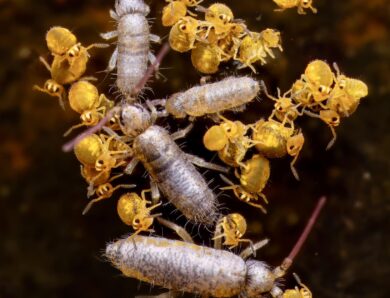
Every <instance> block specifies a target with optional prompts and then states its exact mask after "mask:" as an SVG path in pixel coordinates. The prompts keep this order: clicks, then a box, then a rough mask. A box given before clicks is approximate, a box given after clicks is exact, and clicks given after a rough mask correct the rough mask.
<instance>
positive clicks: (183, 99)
mask: <svg viewBox="0 0 390 298" xmlns="http://www.w3.org/2000/svg"><path fill="white" fill-rule="evenodd" d="M259 90H260V86H259V83H258V82H257V81H256V80H254V79H252V78H250V77H228V78H226V79H224V80H222V81H219V82H216V83H212V84H205V85H201V86H196V87H193V88H191V89H189V90H187V91H184V92H181V93H177V94H175V95H173V96H172V97H171V98H169V99H168V101H167V110H168V112H171V111H170V110H172V114H174V115H175V113H176V114H178V115H179V114H186V115H189V116H194V117H199V116H203V115H206V114H213V113H218V112H222V111H224V110H228V109H232V108H235V107H239V106H241V105H243V104H246V103H248V102H250V101H251V100H252V99H254V98H255V97H256V95H257V93H258V92H259ZM180 116H181V117H183V116H182V115H180ZM180 116H179V117H180Z"/></svg>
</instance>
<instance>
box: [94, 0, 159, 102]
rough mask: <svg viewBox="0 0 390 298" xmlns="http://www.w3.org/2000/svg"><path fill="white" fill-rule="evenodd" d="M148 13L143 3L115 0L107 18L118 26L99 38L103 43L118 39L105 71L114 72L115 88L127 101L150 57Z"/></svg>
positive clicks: (134, 93)
mask: <svg viewBox="0 0 390 298" xmlns="http://www.w3.org/2000/svg"><path fill="white" fill-rule="evenodd" d="M149 12H150V8H149V6H148V5H146V4H145V3H144V1H143V0H116V2H115V11H111V12H110V14H111V16H112V17H113V18H114V19H115V21H117V23H118V26H117V30H115V31H112V32H107V33H104V34H102V35H101V36H102V37H103V38H104V39H106V40H109V39H112V38H115V37H117V47H116V49H115V51H114V53H113V54H112V56H111V59H110V62H109V66H108V69H107V70H108V71H112V70H113V69H114V68H116V69H117V79H116V85H117V87H118V89H119V91H120V92H121V93H122V95H124V96H125V97H126V99H127V100H130V99H132V98H133V97H134V95H136V93H137V92H138V91H139V90H137V88H136V87H137V85H138V84H139V83H140V81H141V80H142V79H143V77H144V75H145V73H146V71H147V68H148V61H149V60H150V59H151V57H152V56H153V55H152V54H151V53H150V50H149V48H150V45H149V42H150V40H151V39H152V36H151V34H150V28H149V23H148V20H147V18H146V16H147V15H148V14H149ZM153 57H154V56H153Z"/></svg>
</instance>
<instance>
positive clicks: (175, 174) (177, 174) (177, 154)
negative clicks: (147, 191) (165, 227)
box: [133, 125, 218, 225]
mask: <svg viewBox="0 0 390 298" xmlns="http://www.w3.org/2000/svg"><path fill="white" fill-rule="evenodd" d="M133 150H134V154H135V157H136V158H137V159H138V160H140V161H141V162H142V163H143V165H144V167H145V168H146V170H147V171H148V173H149V174H150V176H151V177H152V178H153V180H154V181H155V182H156V183H157V184H158V188H159V189H160V190H161V192H162V193H163V194H164V195H165V197H166V198H167V199H168V200H169V201H170V202H171V203H172V204H173V205H174V206H175V207H176V208H177V209H178V210H180V211H181V212H182V213H183V214H184V216H185V217H186V218H187V219H189V220H191V221H194V222H196V223H202V224H206V225H212V224H213V223H214V222H215V221H216V219H217V218H218V211H217V200H216V197H215V194H214V193H213V192H212V191H211V190H210V189H209V187H208V185H207V183H206V181H205V179H204V178H203V177H202V175H201V174H200V173H199V172H198V171H197V170H196V168H195V167H194V165H193V164H192V163H191V162H190V161H189V160H188V159H187V157H186V155H185V153H184V152H183V151H182V150H181V149H180V148H179V146H178V145H177V144H176V143H175V142H174V140H173V139H172V137H171V136H170V135H169V133H168V132H167V131H166V130H165V129H164V128H162V127H159V126H154V125H153V126H150V127H149V128H148V129H146V130H145V131H144V132H143V133H141V134H140V135H138V136H137V137H136V138H135V139H134V143H133Z"/></svg>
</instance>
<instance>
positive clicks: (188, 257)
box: [106, 235, 276, 298]
mask: <svg viewBox="0 0 390 298" xmlns="http://www.w3.org/2000/svg"><path fill="white" fill-rule="evenodd" d="M106 257H107V258H108V259H109V260H110V261H111V263H112V264H113V265H114V266H115V267H116V268H118V269H119V270H120V271H122V273H123V274H124V275H126V276H128V277H132V278H137V279H139V280H142V281H145V282H148V283H151V284H154V285H158V286H162V287H164V288H168V289H172V290H176V291H184V292H190V293H194V294H203V295H210V296H213V297H232V296H235V295H239V294H242V295H243V296H244V297H247V298H255V297H256V298H257V297H260V296H261V294H262V293H268V292H270V291H271V290H273V289H274V288H276V286H275V276H274V274H273V273H272V271H271V270H270V269H269V268H268V266H266V265H265V264H264V263H262V262H259V261H254V260H248V261H245V260H243V259H242V258H241V257H239V256H237V255H235V254H233V253H231V252H228V251H224V250H216V249H213V248H209V247H205V246H198V245H195V244H190V243H187V242H182V241H177V240H168V239H165V238H155V237H145V236H139V235H136V236H133V237H132V238H131V239H122V240H119V241H116V242H113V243H111V244H108V245H107V247H106Z"/></svg>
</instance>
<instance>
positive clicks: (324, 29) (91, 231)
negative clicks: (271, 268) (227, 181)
mask: <svg viewBox="0 0 390 298" xmlns="http://www.w3.org/2000/svg"><path fill="white" fill-rule="evenodd" d="M113 2H114V1H113V0H112V1H103V0H100V1H92V0H89V1H87V0H84V1H79V0H57V1H42V0H36V1H26V0H14V1H8V0H1V1H0V28H2V29H1V31H2V33H1V35H0V41H1V43H0V57H1V67H0V95H1V96H0V142H1V146H0V166H1V172H0V210H1V216H0V227H1V228H0V231H1V236H0V237H1V245H0V297H31V298H32V297H111V296H115V297H134V296H135V295H137V294H148V293H149V292H150V291H151V293H159V292H161V290H160V289H158V288H154V289H152V290H151V288H150V286H149V285H147V284H141V285H140V283H139V282H138V281H136V280H131V279H128V278H124V277H122V276H121V275H120V274H119V272H118V271H117V270H115V269H114V268H112V267H111V266H110V265H109V264H108V263H105V262H104V260H103V258H102V257H101V252H102V250H103V249H104V247H105V243H106V242H107V241H110V240H113V239H115V238H117V237H119V236H121V235H123V234H126V233H129V232H130V230H129V228H128V227H126V226H124V225H123V224H122V223H121V222H120V220H119V219H118V217H117V215H116V203H115V200H116V199H117V198H118V193H119V192H118V193H117V194H116V195H114V197H113V198H111V199H110V200H107V201H105V202H102V203H100V204H97V205H96V206H95V207H94V208H93V209H92V210H91V211H90V212H89V213H88V215H86V216H82V215H81V210H82V209H83V207H84V206H85V204H86V202H87V199H86V184H85V182H84V181H83V179H82V178H81V176H80V174H79V164H78V162H77V160H76V159H75V157H74V156H73V154H65V153H63V152H62V151H61V145H62V144H63V143H64V142H65V139H64V138H63V137H62V134H63V133H64V131H66V130H67V129H68V128H69V127H70V126H71V125H73V124H75V123H77V121H78V116H77V115H76V114H75V113H74V112H73V111H71V110H70V109H69V108H68V109H67V110H66V111H65V112H64V111H63V110H61V108H60V107H59V105H58V103H57V100H56V99H55V98H51V97H49V96H47V95H45V94H43V93H39V92H35V91H32V86H33V85H34V84H39V85H42V84H43V82H44V81H45V80H46V79H47V78H48V77H49V74H48V73H47V71H46V69H45V68H44V67H43V65H41V64H40V63H39V61H38V57H39V56H40V55H42V56H44V57H47V58H49V52H48V50H47V48H46V44H45V39H44V37H45V33H46V31H47V30H48V29H49V28H50V27H51V26H54V25H61V26H65V27H67V28H69V29H71V30H72V31H73V32H74V33H75V34H76V35H77V37H78V38H79V40H80V41H81V42H82V43H83V44H84V45H89V44H91V43H94V42H101V39H100V38H99V33H100V32H106V31H110V30H112V29H114V26H115V24H114V23H113V22H112V20H111V19H110V18H109V15H108V10H109V9H110V8H112V7H113V4H114V3H113ZM210 3H211V1H208V0H207V1H205V2H204V5H205V6H207V5H209V4H210ZM225 3H227V4H228V5H229V6H231V8H232V9H233V11H234V13H235V16H236V17H237V18H242V19H244V20H246V22H247V24H248V26H249V28H250V29H251V30H253V31H260V30H262V29H265V28H268V27H270V28H276V29H279V30H280V31H281V32H282V38H283V47H284V52H283V53H281V54H278V57H277V59H275V60H271V61H269V63H268V64H267V65H266V66H265V67H258V70H259V73H258V74H257V75H255V76H254V77H256V78H258V79H263V80H265V82H266V84H267V86H268V88H269V90H270V91H272V92H273V93H275V92H276V87H280V88H281V90H282V91H285V90H287V89H289V87H290V86H291V84H292V83H293V82H294V81H295V80H296V79H297V78H298V77H299V76H300V74H301V73H302V72H303V71H304V68H305V66H306V65H307V63H308V62H310V61H311V60H313V59H316V58H319V59H325V60H327V61H328V62H329V63H332V62H337V63H338V65H339V67H340V68H341V70H342V71H343V72H344V73H345V74H347V75H348V76H351V77H355V78H359V79H361V80H363V81H365V82H366V83H367V84H368V86H369V96H368V97H367V98H365V99H363V100H362V102H361V105H360V106H359V108H358V110H357V112H356V113H355V114H354V115H352V117H351V118H346V119H343V120H342V123H341V125H340V127H339V128H338V129H337V136H338V138H337V142H336V144H335V146H334V147H333V148H332V149H331V150H329V151H325V147H326V144H327V143H328V141H329V140H330V138H331V134H330V131H329V129H328V128H327V127H326V125H324V124H323V123H321V122H320V121H318V120H316V119H302V120H300V121H299V123H298V125H299V126H300V127H301V128H302V129H303V132H304V134H305V137H306V143H305V146H304V149H303V151H302V153H301V157H300V159H299V160H298V163H297V169H298V171H299V173H300V176H301V181H300V182H298V181H296V180H295V179H294V177H293V176H292V174H291V172H290V170H289V159H288V158H285V159H281V160H273V161H272V163H271V165H272V173H271V179H270V181H269V183H268V185H267V187H266V189H265V193H266V195H267V196H268V199H269V201H270V204H269V206H268V211H269V214H268V215H266V216H265V215H263V214H261V213H259V210H257V209H255V208H252V207H250V206H248V205H246V204H244V203H241V202H239V201H238V200H237V199H235V198H233V197H232V196H231V193H227V195H229V197H226V196H221V197H220V201H221V202H223V203H224V204H225V205H226V206H227V207H228V208H230V209H232V210H235V211H237V212H241V213H242V214H244V215H245V216H246V218H247V219H248V223H249V227H248V228H249V230H248V236H249V237H250V238H251V239H253V240H258V239H261V238H263V237H269V238H270V239H271V243H270V244H269V245H268V246H267V247H266V248H264V249H263V250H262V251H260V252H259V254H258V257H259V258H260V259H263V260H265V261H267V262H268V263H269V264H271V265H278V264H279V263H280V261H281V260H282V259H283V258H284V257H285V256H286V255H287V253H288V252H289V250H290V248H291V247H292V245H293V243H294V241H295V240H296V238H297V237H298V235H299V233H300V231H301V230H302V228H303V226H304V224H305V222H306V220H307V218H308V216H309V214H310V212H311V210H312V208H313V206H314V205H315V203H316V200H317V199H318V198H319V196H320V195H327V196H328V198H329V200H328V204H327V205H326V208H325V210H324V212H323V213H322V214H321V217H320V219H319V221H318V222H317V224H316V226H315V228H314V230H313V232H312V234H311V236H310V238H309V241H308V242H307V243H306V245H305V247H304V249H303V250H302V251H301V253H300V254H299V256H298V258H297V259H296V263H295V264H294V266H293V268H292V270H291V272H297V273H298V274H299V276H300V277H301V279H302V280H303V282H304V283H306V284H307V285H308V286H309V287H310V289H311V290H312V292H313V294H314V296H315V297H324V298H326V297H329V298H330V297H332V298H335V297H343V298H349V297H372V298H374V297H375V298H380V297H388V296H389V294H390V288H389V283H388V280H389V276H390V266H389V254H390V245H389V240H388V238H389V222H390V221H389V209H390V204H389V197H390V179H389V178H390V175H389V171H390V158H389V154H390V134H389V128H388V125H389V124H390V123H389V121H390V101H389V97H390V84H389V83H388V80H389V77H390V21H389V20H390V5H389V2H388V1H387V0H365V1H363V0H348V1H325V0H314V6H315V7H317V8H318V14H317V15H313V14H311V13H310V12H309V13H308V15H306V16H302V15H298V14H297V12H296V10H295V9H291V10H288V11H285V12H283V13H276V12H274V11H273V9H274V8H275V5H274V3H273V2H272V1H271V0H263V1H258V0H242V1H237V0H235V1H232V0H230V1H225ZM149 4H150V6H151V14H150V17H151V18H152V21H153V25H152V32H153V33H155V34H159V35H160V36H163V37H166V36H167V34H168V29H167V28H163V27H162V26H161V24H160V17H161V10H162V7H163V5H164V4H165V2H164V1H162V0H159V1H157V0H155V1H150V2H149ZM112 49H113V48H110V49H93V50H91V51H90V52H91V54H92V58H91V60H90V63H89V68H88V74H89V75H95V76H96V77H98V78H99V83H98V87H99V90H100V92H105V93H106V94H108V95H109V86H110V84H112V83H113V79H112V78H111V77H109V78H107V79H105V80H103V79H104V74H102V73H96V72H98V71H102V70H104V69H105V67H106V65H107V63H108V59H109V57H110V54H111V52H112ZM154 50H155V51H157V50H158V46H156V47H154ZM162 68H163V69H162V71H161V72H162V74H163V75H164V76H165V77H166V80H165V81H164V80H159V81H156V80H155V81H154V82H151V83H150V84H149V86H150V87H152V88H153V90H154V95H153V93H151V92H148V93H147V97H149V98H157V97H158V98H161V97H164V96H167V95H169V94H171V93H173V92H177V91H179V90H184V89H186V88H187V87H190V86H193V85H195V84H197V83H198V82H199V79H200V77H201V76H200V74H199V73H197V72H196V71H195V70H194V69H193V68H192V66H191V62H190V57H189V55H188V54H179V53H176V52H172V51H171V52H170V53H169V55H168V56H167V57H166V59H165V60H164V62H163V64H162ZM234 73H237V74H249V70H245V71H240V72H237V71H235V69H234V67H233V66H232V65H231V64H226V65H224V66H223V67H222V68H221V73H220V74H219V76H216V78H218V77H224V76H227V75H228V74H230V75H231V74H234ZM260 97H261V98H262V97H263V96H260ZM270 110H271V103H270V102H269V100H267V99H264V100H263V101H261V102H257V103H253V104H251V105H249V106H248V107H247V110H246V111H245V112H244V113H241V114H236V115H233V114H231V115H229V116H231V117H234V118H237V119H241V120H243V121H244V122H247V123H249V122H254V121H255V120H257V119H259V118H261V117H266V116H267V115H269V113H270ZM168 124H169V123H168ZM185 124H186V123H185V122H180V123H178V124H175V123H174V122H171V123H170V125H171V131H174V130H175V129H177V128H178V127H183V126H185ZM162 125H167V123H162ZM210 125H211V122H210V121H206V120H205V121H199V122H197V123H196V127H195V129H194V131H193V132H192V133H191V134H190V136H189V138H188V140H187V142H186V145H185V146H184V150H185V151H187V152H191V153H194V154H197V155H200V156H203V157H204V158H206V159H211V158H212V157H213V156H212V155H211V154H210V153H207V152H205V150H204V149H203V145H202V142H201V136H202V134H203V133H204V132H205V130H206V128H207V127H209V126H210ZM217 160H218V158H215V161H217ZM201 171H203V170H201ZM142 175H143V170H142V167H139V170H138V171H137V176H136V177H133V178H131V179H132V180H131V181H132V182H137V183H144V182H142V181H145V178H143V177H142ZM206 176H207V177H208V179H212V178H216V176H217V175H216V174H215V173H208V174H206ZM129 181H130V180H129ZM220 185H221V182H220V181H219V180H215V181H214V182H213V183H212V186H213V187H217V186H220ZM166 213H167V214H166V216H167V217H169V218H171V219H175V216H174V215H170V214H169V212H166ZM180 223H181V224H183V222H180ZM184 223H185V222H184ZM156 226H157V225H156ZM156 228H157V231H158V232H160V230H159V228H158V227H156ZM188 228H189V229H192V228H193V227H192V226H190V225H189V226H188ZM201 230H202V229H201ZM202 233H203V234H202V235H203V237H205V236H204V235H205V234H206V233H205V231H203V232H202ZM196 234H197V227H196V229H193V235H196ZM164 235H168V236H170V237H175V236H174V235H170V234H166V233H165V234H164ZM206 236H207V235H206ZM195 239H196V241H197V242H198V243H202V240H201V238H200V237H199V235H196V237H195ZM203 241H204V242H205V243H206V244H210V241H209V240H204V238H203ZM228 269H229V268H227V270H228ZM287 283H288V284H289V285H292V279H291V275H289V276H288V277H287Z"/></svg>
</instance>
